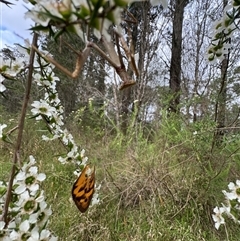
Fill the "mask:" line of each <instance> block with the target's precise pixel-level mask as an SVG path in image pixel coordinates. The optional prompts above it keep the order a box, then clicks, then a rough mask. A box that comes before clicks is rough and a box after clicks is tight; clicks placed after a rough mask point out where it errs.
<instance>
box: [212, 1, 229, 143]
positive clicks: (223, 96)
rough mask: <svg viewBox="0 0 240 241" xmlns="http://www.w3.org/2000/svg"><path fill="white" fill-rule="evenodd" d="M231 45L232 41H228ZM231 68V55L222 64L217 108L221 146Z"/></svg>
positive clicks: (224, 2) (224, 3)
mask: <svg viewBox="0 0 240 241" xmlns="http://www.w3.org/2000/svg"><path fill="white" fill-rule="evenodd" d="M226 5H227V0H223V8H224V7H225V6H226ZM228 41H229V43H230V41H231V39H229V40H228ZM228 66H229V53H228V54H226V55H225V58H224V59H223V61H222V63H221V80H220V81H221V82H220V90H219V93H218V98H217V101H216V106H215V121H216V123H217V132H216V136H215V141H216V143H217V144H221V142H222V140H223V136H224V131H223V128H224V127H225V118H226V101H227V71H228Z"/></svg>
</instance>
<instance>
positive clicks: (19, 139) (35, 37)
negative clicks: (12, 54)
mask: <svg viewBox="0 0 240 241" xmlns="http://www.w3.org/2000/svg"><path fill="white" fill-rule="evenodd" d="M37 40H38V34H37V33H34V35H33V40H32V44H33V45H34V46H36V45H37ZM34 56H35V50H34V49H33V48H31V52H30V57H29V71H28V78H27V87H26V93H25V97H24V101H23V105H22V111H21V116H20V119H19V124H18V128H19V129H18V136H17V140H16V146H15V150H14V155H13V165H12V170H11V174H10V179H9V183H8V187H7V194H6V199H5V202H4V208H3V214H2V217H1V220H3V221H4V222H5V226H7V224H8V223H7V222H8V218H7V216H8V207H9V203H10V201H11V192H12V187H13V179H14V177H15V174H16V167H17V164H18V165H19V166H20V165H21V160H20V147H21V143H22V135H23V129H24V121H25V117H26V113H27V106H28V101H29V97H30V92H31V86H32V74H33V62H34ZM5 228H6V227H5Z"/></svg>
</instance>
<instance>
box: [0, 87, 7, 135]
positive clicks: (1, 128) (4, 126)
mask: <svg viewBox="0 0 240 241" xmlns="http://www.w3.org/2000/svg"><path fill="white" fill-rule="evenodd" d="M0 88H1V86H0ZM6 127H7V125H6V124H2V125H1V124H0V138H2V137H3V134H2V131H3V129H4V128H6Z"/></svg>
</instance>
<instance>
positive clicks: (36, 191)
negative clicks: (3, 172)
mask: <svg viewBox="0 0 240 241" xmlns="http://www.w3.org/2000/svg"><path fill="white" fill-rule="evenodd" d="M45 178H46V175H45V174H44V173H38V167H37V166H36V161H35V159H34V157H33V156H29V161H28V162H27V163H25V164H24V165H23V166H22V168H20V170H19V171H18V173H17V175H16V176H15V178H14V182H13V189H12V193H11V197H12V200H11V202H10V205H9V209H8V216H7V217H8V218H7V220H8V223H7V224H6V223H5V222H4V221H0V240H1V241H12V240H16V241H19V240H25V241H40V240H42V241H43V240H44V241H56V240H57V237H55V236H54V235H52V233H51V232H50V231H49V230H48V229H46V228H47V223H48V219H49V217H50V215H51V214H52V211H51V208H50V207H49V206H48V205H47V203H46V202H45V197H44V191H43V190H41V191H40V184H41V182H43V181H44V180H45ZM7 186H8V183H4V182H2V181H0V215H2V212H3V208H4V202H5V199H6V190H7Z"/></svg>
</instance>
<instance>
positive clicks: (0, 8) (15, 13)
mask: <svg viewBox="0 0 240 241" xmlns="http://www.w3.org/2000/svg"><path fill="white" fill-rule="evenodd" d="M9 2H11V3H14V5H9V6H10V7H8V6H6V5H5V4H3V3H0V49H2V48H4V47H6V45H8V46H12V45H13V44H14V43H20V44H23V43H24V39H26V38H28V39H30V38H31V31H29V30H28V29H29V28H30V27H31V26H32V25H33V22H32V21H31V20H30V19H25V18H24V14H25V12H27V9H26V6H27V4H26V3H25V2H24V1H23V0H19V1H16V0H9ZM29 7H30V6H29ZM30 42H31V41H30Z"/></svg>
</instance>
